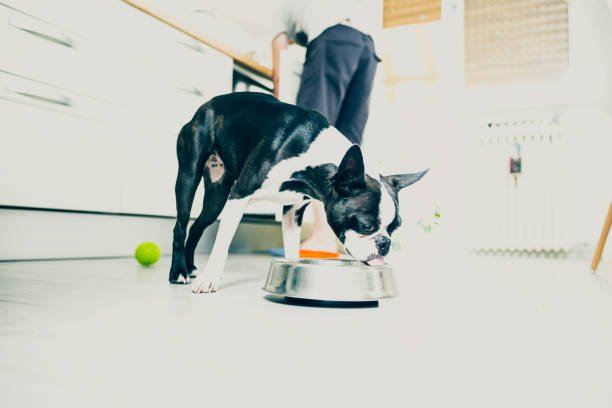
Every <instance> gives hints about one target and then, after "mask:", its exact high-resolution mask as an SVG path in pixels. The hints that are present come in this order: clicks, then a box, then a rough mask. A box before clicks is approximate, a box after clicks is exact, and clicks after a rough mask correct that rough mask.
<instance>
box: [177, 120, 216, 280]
mask: <svg viewBox="0 0 612 408" xmlns="http://www.w3.org/2000/svg"><path fill="white" fill-rule="evenodd" d="M202 131H203V130H202V129H199V128H198V127H197V126H196V125H195V124H194V123H193V122H190V123H188V124H187V125H185V126H184V127H183V129H182V130H181V132H180V134H179V137H178V141H177V145H176V153H177V157H178V164H179V168H178V174H177V176H176V185H175V194H176V212H177V214H176V224H175V225H174V234H173V241H172V265H171V267H170V274H169V277H168V280H169V281H170V282H171V283H188V282H189V271H188V270H187V265H186V264H185V233H186V229H187V223H188V222H189V215H190V214H191V206H192V204H193V197H194V195H195V192H196V190H197V188H198V184H199V182H200V180H201V178H202V171H203V167H204V161H206V158H207V157H208V155H209V154H210V151H208V152H206V150H207V148H208V149H212V147H211V146H205V145H204V144H203V143H201V142H200V139H201V137H200V136H201V135H200V134H199V133H200V132H202Z"/></svg>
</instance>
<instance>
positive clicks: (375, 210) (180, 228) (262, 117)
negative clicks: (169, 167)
mask: <svg viewBox="0 0 612 408" xmlns="http://www.w3.org/2000/svg"><path fill="white" fill-rule="evenodd" d="M176 150H177V156H178V175H177V178H176V186H175V193H176V210H177V220H176V225H175V227H174V241H173V245H172V266H171V268H170V277H169V280H170V282H171V283H189V281H190V278H195V279H193V280H192V290H193V292H195V293H208V292H215V291H217V289H218V283H219V279H220V278H221V274H222V272H223V268H224V265H225V261H226V259H227V253H228V249H229V246H230V243H231V241H232V238H233V236H234V233H235V232H236V229H237V228H238V224H239V222H240V219H241V218H242V214H243V212H244V209H245V207H246V206H247V204H249V202H251V201H253V200H268V201H272V202H276V203H279V204H281V205H283V217H282V231H283V245H284V249H285V256H286V257H288V258H298V257H299V245H300V226H301V223H302V215H303V213H304V209H305V208H306V206H307V205H308V204H309V203H310V202H311V201H312V200H319V201H321V202H322V203H323V205H324V208H325V213H326V216H327V221H328V223H329V225H330V226H331V228H332V230H333V231H334V233H335V234H336V236H337V237H338V239H339V240H340V242H341V243H342V244H343V245H344V247H345V249H346V251H347V252H348V253H349V254H350V255H351V256H353V257H354V258H356V259H358V260H360V261H363V262H365V263H367V264H369V265H377V264H381V263H383V260H384V256H385V255H386V254H387V253H388V252H389V249H390V247H391V239H390V236H391V234H392V233H393V231H394V230H395V229H397V227H399V226H400V223H401V220H400V217H399V215H398V192H399V191H400V190H401V189H402V188H404V187H407V186H409V185H411V184H413V183H415V182H416V181H418V180H419V179H420V178H421V177H423V175H424V174H425V173H426V172H427V170H426V171H422V172H419V173H414V174H398V175H392V176H380V175H369V174H366V172H365V168H364V163H363V157H362V154H361V150H360V148H359V146H358V145H351V143H350V141H349V140H348V139H347V138H346V137H345V136H343V135H342V134H341V133H340V132H339V131H338V130H337V129H335V128H334V127H332V126H330V124H329V123H328V121H327V119H326V118H325V117H324V116H323V115H321V114H320V113H318V112H316V111H313V110H309V109H303V108H300V107H297V106H294V105H289V104H286V103H282V102H279V101H278V100H277V99H276V98H274V97H273V96H271V95H267V94H263V93H255V92H238V93H232V94H227V95H221V96H217V97H215V98H213V99H211V100H210V101H208V102H207V103H205V104H204V105H202V106H201V107H200V108H199V109H198V110H197V112H196V113H195V115H194V117H193V119H192V120H191V121H190V122H189V123H187V124H186V125H185V126H183V128H182V129H181V131H180V133H179V135H178V140H177V146H176ZM202 178H203V179H204V192H205V193H204V205H203V208H202V212H201V213H200V215H199V216H198V218H197V219H196V220H195V222H194V223H193V225H192V226H191V228H190V229H189V236H188V237H187V242H185V236H186V229H187V223H188V221H189V215H190V213H191V205H192V203H193V198H194V194H195V192H196V189H197V187H198V184H199V182H200V179H202ZM217 217H219V230H218V232H217V236H216V239H215V242H214V245H213V249H212V252H211V254H210V257H209V258H208V262H207V263H206V266H205V268H204V271H203V272H202V273H201V274H199V275H198V276H197V277H196V275H195V273H194V271H195V269H196V267H195V265H194V263H193V257H194V250H195V248H196V245H197V243H198V241H199V240H200V238H201V237H202V233H203V232H204V229H205V228H206V227H208V226H209V225H210V224H212V223H213V222H214V221H215V220H216V219H217Z"/></svg>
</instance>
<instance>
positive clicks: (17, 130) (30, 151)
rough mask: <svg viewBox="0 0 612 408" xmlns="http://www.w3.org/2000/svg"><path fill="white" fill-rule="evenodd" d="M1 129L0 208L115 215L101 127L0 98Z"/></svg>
mask: <svg viewBox="0 0 612 408" xmlns="http://www.w3.org/2000/svg"><path fill="white" fill-rule="evenodd" d="M0 129H1V135H2V136H1V138H2V149H0V204H2V205H14V206H25V207H43V208H60V209H75V210H97V211H111V212H112V211H117V209H118V206H119V203H118V201H119V193H118V189H119V188H118V186H117V184H116V182H115V180H116V176H113V174H114V172H115V171H116V170H115V169H113V163H114V160H113V154H112V152H113V150H112V149H111V144H110V143H109V140H108V139H107V137H106V136H107V133H106V128H105V126H104V125H103V124H101V123H100V122H96V121H93V120H90V119H86V118H82V117H77V116H71V115H68V114H66V113H61V112H58V111H53V110H49V109H44V108H42V107H39V106H31V105H28V104H24V103H20V102H16V101H9V100H6V99H0Z"/></svg>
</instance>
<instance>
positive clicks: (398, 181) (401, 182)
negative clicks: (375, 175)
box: [381, 169, 429, 191]
mask: <svg viewBox="0 0 612 408" xmlns="http://www.w3.org/2000/svg"><path fill="white" fill-rule="evenodd" d="M428 171H429V169H427V170H424V171H421V172H419V173H412V174H394V175H393V176H381V177H382V178H383V179H384V180H385V181H386V182H387V183H388V184H389V185H390V186H391V188H393V189H394V190H395V191H400V190H401V189H402V188H404V187H408V186H409V185H411V184H414V183H416V182H417V181H419V180H420V179H421V178H422V177H423V176H424V175H425V174H426V173H427V172H428Z"/></svg>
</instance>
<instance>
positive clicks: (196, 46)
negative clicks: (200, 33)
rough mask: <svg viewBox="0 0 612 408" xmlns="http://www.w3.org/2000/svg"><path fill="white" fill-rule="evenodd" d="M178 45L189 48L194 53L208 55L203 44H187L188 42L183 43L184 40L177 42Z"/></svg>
mask: <svg viewBox="0 0 612 408" xmlns="http://www.w3.org/2000/svg"><path fill="white" fill-rule="evenodd" d="M176 42H177V43H179V44H181V45H183V46H185V47H187V48H189V49H190V50H192V51H195V52H200V53H202V54H206V50H205V49H204V47H202V44H200V43H198V42H195V41H193V42H187V41H183V40H177V41H176Z"/></svg>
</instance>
